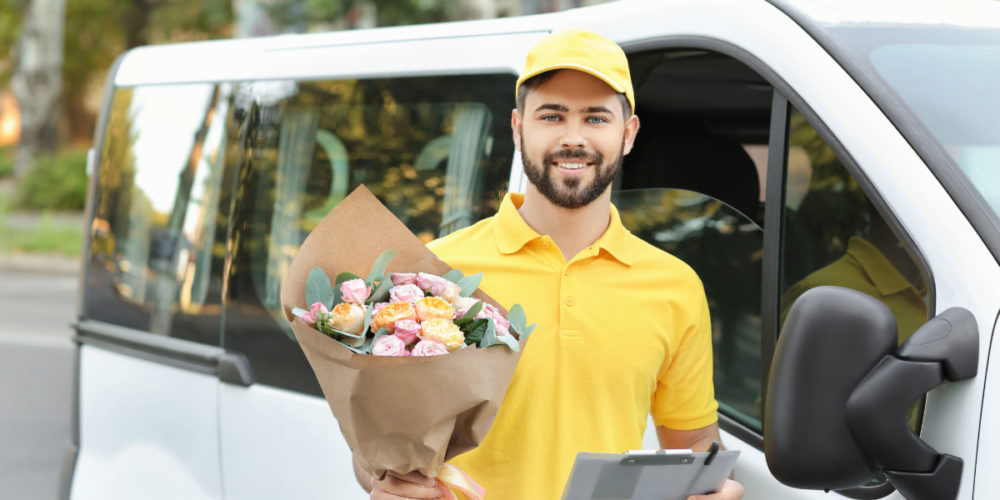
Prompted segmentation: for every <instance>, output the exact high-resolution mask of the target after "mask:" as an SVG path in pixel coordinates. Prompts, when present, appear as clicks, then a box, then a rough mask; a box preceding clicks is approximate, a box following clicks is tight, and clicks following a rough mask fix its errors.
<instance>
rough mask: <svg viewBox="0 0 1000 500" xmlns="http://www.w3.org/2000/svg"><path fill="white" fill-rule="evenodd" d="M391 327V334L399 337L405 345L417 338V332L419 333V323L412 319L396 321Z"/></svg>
mask: <svg viewBox="0 0 1000 500" xmlns="http://www.w3.org/2000/svg"><path fill="white" fill-rule="evenodd" d="M393 328H394V333H393V335H395V336H397V337H399V340H402V341H403V343H404V344H406V345H410V344H412V343H413V341H415V340H417V334H418V333H420V323H417V322H416V321H413V320H412V319H404V320H400V321H397V322H396V323H395V326H394V327H393Z"/></svg>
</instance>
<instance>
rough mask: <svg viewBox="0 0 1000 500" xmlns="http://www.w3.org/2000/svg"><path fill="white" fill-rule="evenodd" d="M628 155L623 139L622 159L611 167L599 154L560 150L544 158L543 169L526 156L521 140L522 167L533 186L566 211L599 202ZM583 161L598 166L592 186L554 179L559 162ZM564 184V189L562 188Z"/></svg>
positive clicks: (569, 180) (568, 178)
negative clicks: (554, 171) (554, 165)
mask: <svg viewBox="0 0 1000 500" xmlns="http://www.w3.org/2000/svg"><path fill="white" fill-rule="evenodd" d="M624 151H625V138H624V137H623V138H622V145H621V147H620V148H619V150H618V156H617V157H615V158H614V159H612V160H611V161H610V162H608V163H604V155H602V154H601V153H598V152H593V153H590V152H587V151H582V150H579V149H560V150H557V151H550V152H548V153H545V155H544V156H542V163H541V165H538V164H536V163H535V162H532V161H531V160H530V159H529V158H528V155H527V154H525V152H524V138H523V136H522V138H521V164H522V165H523V166H524V173H525V175H527V176H528V180H529V181H531V184H533V185H534V186H535V188H536V189H538V192H540V193H542V196H545V198H546V199H548V200H549V201H550V202H551V203H552V204H553V205H556V206H558V207H562V208H570V209H572V208H580V207H584V206H587V205H589V204H590V203H592V202H593V201H594V200H596V199H597V198H598V197H599V196H601V194H602V193H604V191H605V190H606V189H607V188H608V186H610V185H611V182H612V181H614V180H615V175H617V174H618V171H619V170H620V169H621V166H622V157H623V156H624V154H623V153H624ZM561 159H566V160H583V161H586V162H587V163H593V165H594V167H593V168H594V179H593V180H592V181H590V183H589V184H586V185H582V186H581V183H582V180H581V179H580V178H579V177H566V178H564V179H562V182H561V183H559V182H557V181H556V180H554V179H553V173H552V171H553V170H554V167H552V166H551V165H552V163H553V162H556V161H557V160H561ZM559 184H561V186H560V185H559Z"/></svg>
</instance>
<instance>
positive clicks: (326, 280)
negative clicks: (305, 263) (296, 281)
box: [306, 266, 334, 309]
mask: <svg viewBox="0 0 1000 500" xmlns="http://www.w3.org/2000/svg"><path fill="white" fill-rule="evenodd" d="M317 302H319V303H321V304H323V305H324V306H326V308H327V309H330V308H331V307H333V302H334V297H333V287H331V286H330V277H329V276H327V275H326V273H325V272H323V268H321V267H318V266H317V267H314V268H312V270H310V271H309V277H307V278H306V305H308V306H309V307H312V305H313V304H315V303H317Z"/></svg>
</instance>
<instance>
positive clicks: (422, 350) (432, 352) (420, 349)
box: [380, 339, 448, 356]
mask: <svg viewBox="0 0 1000 500" xmlns="http://www.w3.org/2000/svg"><path fill="white" fill-rule="evenodd" d="M380 340H381V339H380ZM411 354H412V355H414V356H440V355H442V354H448V348H447V347H445V346H444V344H442V343H440V342H435V341H433V340H421V341H420V342H417V345H415V346H413V352H412V353H411Z"/></svg>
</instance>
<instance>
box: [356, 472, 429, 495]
mask: <svg viewBox="0 0 1000 500" xmlns="http://www.w3.org/2000/svg"><path fill="white" fill-rule="evenodd" d="M370 498H371V500H394V499H406V498H410V499H414V498H415V499H419V500H437V499H443V498H444V496H443V495H442V494H441V490H440V489H439V487H438V481H437V479H433V478H429V477H427V476H425V475H423V474H421V473H419V472H410V473H408V474H396V473H394V472H392V471H389V472H386V473H385V477H383V478H382V479H374V480H373V481H372V492H371V497H370Z"/></svg>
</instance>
